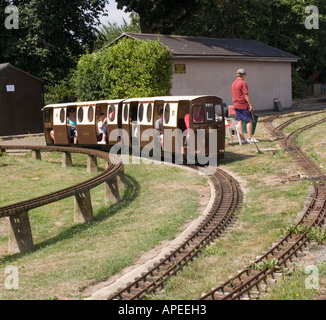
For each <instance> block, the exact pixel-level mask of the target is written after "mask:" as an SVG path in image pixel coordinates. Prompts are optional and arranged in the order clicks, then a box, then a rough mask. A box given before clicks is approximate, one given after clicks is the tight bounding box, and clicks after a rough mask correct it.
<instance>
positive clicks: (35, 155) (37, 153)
mask: <svg viewBox="0 0 326 320" xmlns="http://www.w3.org/2000/svg"><path fill="white" fill-rule="evenodd" d="M32 159H34V160H41V150H32Z"/></svg>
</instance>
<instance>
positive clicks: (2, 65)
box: [0, 62, 43, 82]
mask: <svg viewBox="0 0 326 320" xmlns="http://www.w3.org/2000/svg"><path fill="white" fill-rule="evenodd" d="M7 68H12V69H14V70H16V71H18V72H21V73H23V74H25V75H27V76H29V77H32V78H34V79H36V80H38V81H40V82H43V80H42V79H40V78H38V77H36V76H33V75H32V74H30V73H28V72H26V71H24V70H21V69H18V68H16V67H14V66H13V65H12V64H11V63H9V62H6V63H0V72H1V71H3V70H5V69H7Z"/></svg>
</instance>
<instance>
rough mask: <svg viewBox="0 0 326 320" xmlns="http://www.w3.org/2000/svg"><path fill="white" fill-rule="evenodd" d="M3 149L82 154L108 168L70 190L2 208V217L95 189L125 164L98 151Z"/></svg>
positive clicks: (75, 149)
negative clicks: (102, 162) (94, 158)
mask: <svg viewBox="0 0 326 320" xmlns="http://www.w3.org/2000/svg"><path fill="white" fill-rule="evenodd" d="M1 148H2V149H26V150H39V151H44V152H47V151H48V152H53V151H58V152H71V153H82V154H86V155H91V156H97V157H101V158H103V159H105V160H106V161H107V163H108V165H107V168H106V169H105V170H104V171H103V172H101V173H99V174H98V175H97V176H96V177H94V178H91V179H89V180H86V181H84V182H82V183H79V184H77V185H75V186H71V187H69V188H65V189H62V190H59V191H56V192H53V193H51V194H47V195H44V196H40V197H36V198H33V199H30V200H26V201H22V202H18V203H15V204H11V205H7V206H4V207H1V208H0V217H5V216H11V215H14V214H15V213H17V212H21V211H24V210H26V211H28V210H30V209H33V208H36V207H39V206H43V205H46V204H49V203H52V202H55V201H59V200H62V199H64V198H68V197H70V196H73V195H75V194H77V193H81V192H84V191H86V190H89V189H91V188H94V187H96V186H98V185H100V184H102V183H104V182H106V181H107V180H108V179H110V178H111V177H113V176H114V175H116V174H117V173H118V172H119V171H120V170H122V169H123V164H122V162H121V161H119V160H118V161H117V159H115V158H112V157H111V156H110V155H109V154H108V153H106V152H102V151H98V150H90V149H83V148H75V147H52V146H38V147H37V146H3V147H1Z"/></svg>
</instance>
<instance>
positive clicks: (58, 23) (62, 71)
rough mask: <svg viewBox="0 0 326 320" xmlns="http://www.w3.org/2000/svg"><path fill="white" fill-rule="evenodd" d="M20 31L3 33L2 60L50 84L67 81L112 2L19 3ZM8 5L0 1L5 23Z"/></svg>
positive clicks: (41, 0)
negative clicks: (101, 15) (100, 18)
mask: <svg viewBox="0 0 326 320" xmlns="http://www.w3.org/2000/svg"><path fill="white" fill-rule="evenodd" d="M13 3H14V5H15V6H17V8H18V12H19V28H18V29H9V30H8V29H6V28H5V27H4V26H3V27H2V29H1V33H0V40H1V49H0V59H1V61H5V62H11V63H12V64H13V65H15V66H16V67H18V68H21V69H23V70H24V71H27V72H30V73H32V74H33V75H35V76H38V77H40V78H42V79H44V80H45V81H46V83H55V82H57V81H60V80H62V79H64V78H65V77H66V75H67V73H68V72H69V70H70V69H71V68H73V67H74V66H75V64H76V62H77V60H78V57H79V56H80V55H81V54H83V53H84V52H85V50H86V48H90V49H92V47H93V43H94V41H95V39H96V25H98V24H99V16H100V14H101V13H102V12H103V11H104V7H105V5H106V4H107V3H108V0H69V1H61V0H51V1H49V0H15V1H13ZM7 5H8V2H5V1H0V18H1V15H2V17H3V21H5V16H3V15H5V13H4V10H5V7H6V6H7Z"/></svg>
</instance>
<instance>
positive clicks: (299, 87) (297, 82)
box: [292, 68, 306, 98]
mask: <svg viewBox="0 0 326 320" xmlns="http://www.w3.org/2000/svg"><path fill="white" fill-rule="evenodd" d="M305 91H306V81H305V80H304V79H303V78H301V76H300V74H299V73H298V72H297V71H296V70H295V69H294V68H292V97H293V98H303V97H304V95H305Z"/></svg>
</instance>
